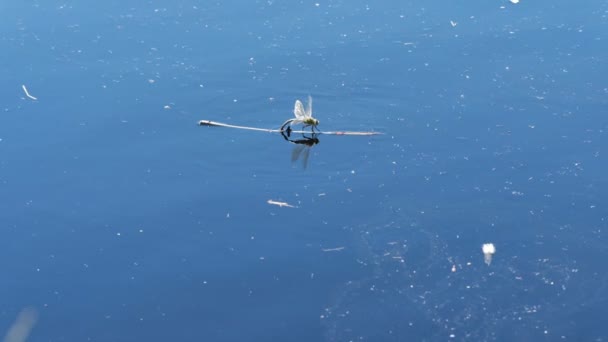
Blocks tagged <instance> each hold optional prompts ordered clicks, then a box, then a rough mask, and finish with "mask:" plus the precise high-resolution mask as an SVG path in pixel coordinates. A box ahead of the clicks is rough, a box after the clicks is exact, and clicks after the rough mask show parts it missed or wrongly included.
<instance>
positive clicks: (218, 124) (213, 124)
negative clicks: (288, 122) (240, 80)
mask: <svg viewBox="0 0 608 342" xmlns="http://www.w3.org/2000/svg"><path fill="white" fill-rule="evenodd" d="M198 124H199V126H211V127H227V128H237V129H246V130H250V131H259V132H267V133H281V132H284V131H283V130H280V129H267V128H257V127H248V126H237V125H229V124H225V123H221V122H216V121H209V120H201V121H199V122H198ZM291 133H311V132H310V131H291ZM315 133H316V134H326V135H380V134H384V133H380V132H356V131H335V132H327V131H319V132H315Z"/></svg>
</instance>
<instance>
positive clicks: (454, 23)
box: [450, 20, 458, 27]
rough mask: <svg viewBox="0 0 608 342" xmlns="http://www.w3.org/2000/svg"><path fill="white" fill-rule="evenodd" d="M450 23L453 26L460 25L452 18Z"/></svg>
mask: <svg viewBox="0 0 608 342" xmlns="http://www.w3.org/2000/svg"><path fill="white" fill-rule="evenodd" d="M450 25H452V27H456V25H458V23H457V22H455V21H452V20H450Z"/></svg>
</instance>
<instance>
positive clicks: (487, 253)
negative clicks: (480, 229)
mask: <svg viewBox="0 0 608 342" xmlns="http://www.w3.org/2000/svg"><path fill="white" fill-rule="evenodd" d="M481 250H482V251H483V261H484V262H485V263H486V265H488V266H490V264H491V263H492V254H494V253H496V247H494V244H492V243H484V244H483V246H481Z"/></svg>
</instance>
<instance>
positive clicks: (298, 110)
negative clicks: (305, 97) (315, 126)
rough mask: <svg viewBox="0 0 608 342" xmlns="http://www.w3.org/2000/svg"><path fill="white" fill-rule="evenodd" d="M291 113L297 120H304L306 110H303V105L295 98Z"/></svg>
mask: <svg viewBox="0 0 608 342" xmlns="http://www.w3.org/2000/svg"><path fill="white" fill-rule="evenodd" d="M293 114H294V115H295V116H296V119H298V120H304V118H305V117H306V112H305V111H304V106H303V105H302V102H300V100H296V104H295V106H294V107H293Z"/></svg>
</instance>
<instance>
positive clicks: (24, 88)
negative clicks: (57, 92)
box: [21, 84, 38, 101]
mask: <svg viewBox="0 0 608 342" xmlns="http://www.w3.org/2000/svg"><path fill="white" fill-rule="evenodd" d="M21 88H23V92H24V93H25V96H27V97H29V98H30V99H32V100H34V101H36V100H38V98H37V97H35V96H32V95H31V94H30V92H29V91H27V88H26V87H25V84H22V85H21Z"/></svg>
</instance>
